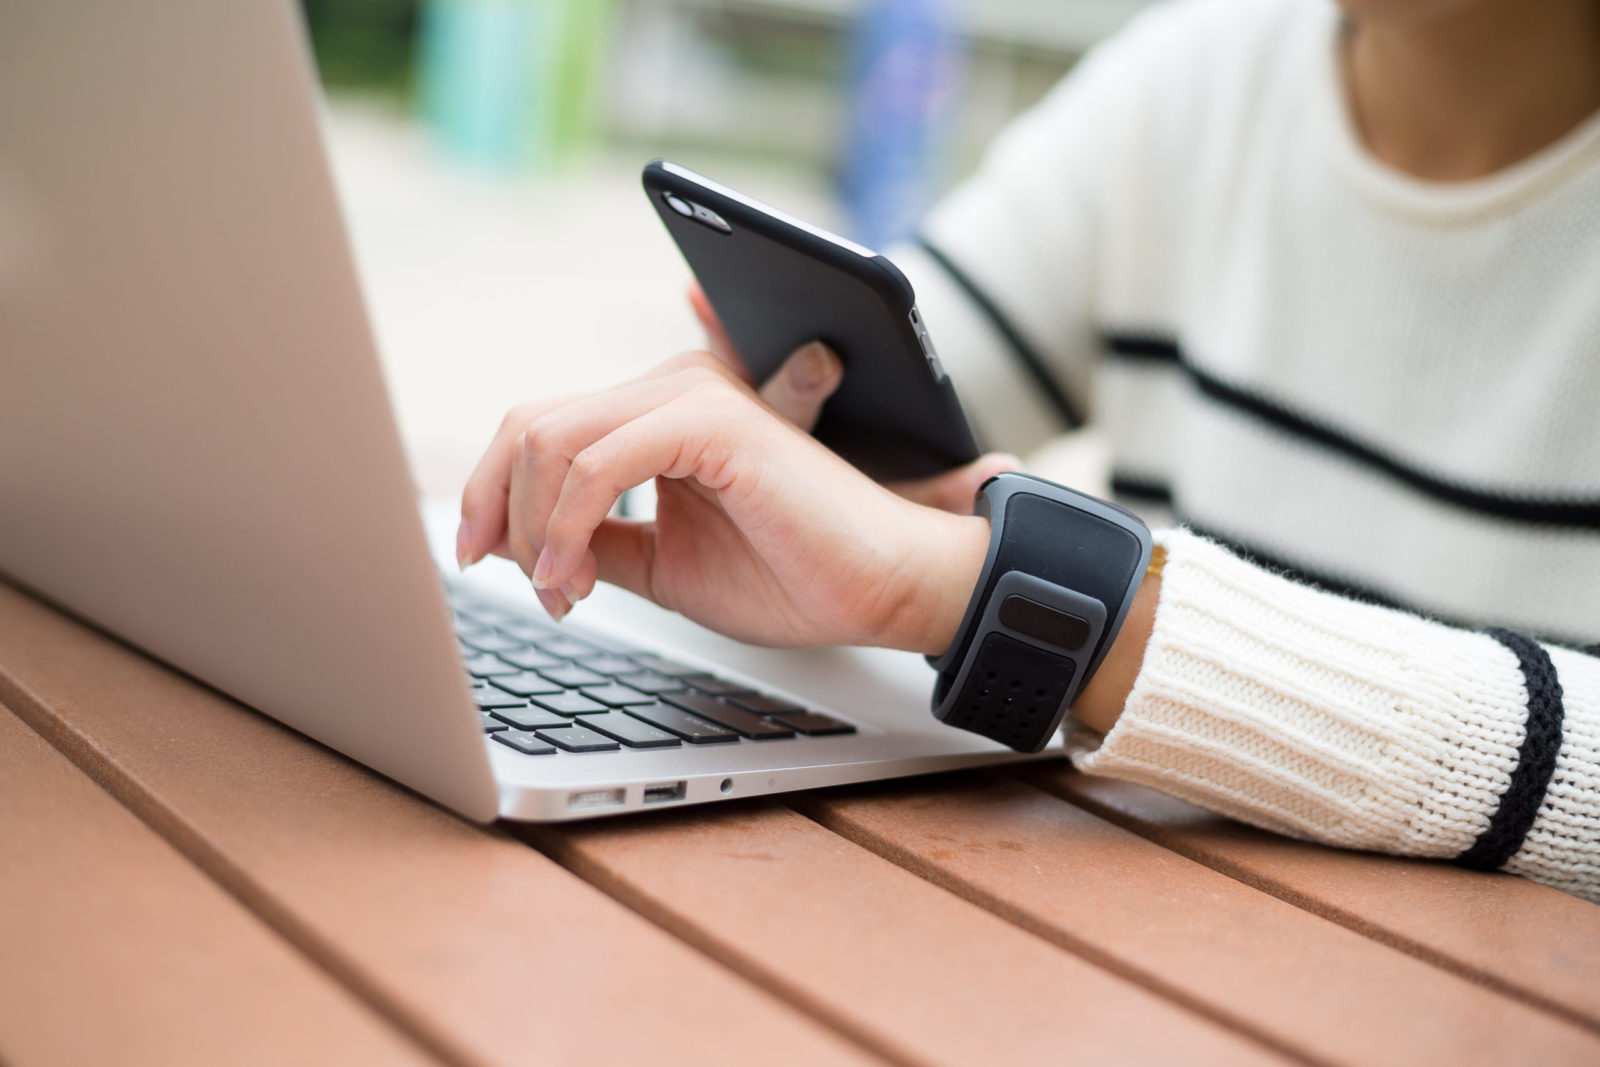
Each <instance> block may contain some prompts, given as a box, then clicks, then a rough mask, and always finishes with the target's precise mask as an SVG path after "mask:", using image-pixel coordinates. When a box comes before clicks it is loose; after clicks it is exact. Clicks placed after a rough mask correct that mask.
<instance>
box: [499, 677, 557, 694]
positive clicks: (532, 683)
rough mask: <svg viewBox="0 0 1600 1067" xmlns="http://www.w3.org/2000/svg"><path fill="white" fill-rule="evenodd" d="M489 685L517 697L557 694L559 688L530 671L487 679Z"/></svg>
mask: <svg viewBox="0 0 1600 1067" xmlns="http://www.w3.org/2000/svg"><path fill="white" fill-rule="evenodd" d="M489 684H490V685H492V686H494V687H495V688H496V689H504V690H505V691H506V692H508V693H515V694H517V695H518V696H524V697H531V696H533V695H535V694H539V693H559V692H561V691H562V689H561V686H559V685H557V684H556V683H555V682H552V681H550V680H549V679H548V678H546V677H544V676H543V675H541V674H535V673H533V672H532V671H522V672H520V673H517V674H507V675H502V676H499V677H495V678H491V679H489Z"/></svg>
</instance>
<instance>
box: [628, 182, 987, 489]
mask: <svg viewBox="0 0 1600 1067" xmlns="http://www.w3.org/2000/svg"><path fill="white" fill-rule="evenodd" d="M644 187H645V192H646V193H647V194H648V195H649V197H650V203H651V204H652V205H653V206H654V207H655V209H656V214H658V215H660V216H661V221H662V223H663V225H665V226H666V228H667V232H668V233H670V234H671V235H672V238H673V240H674V241H676V242H677V244H678V249H679V250H680V251H681V252H682V253H683V258H684V259H686V260H687V261H688V263H689V268H690V269H691V270H693V271H694V274H695V277H696V278H697V279H699V281H700V285H701V287H702V288H703V289H704V290H705V293H706V297H707V298H708V299H709V300H710V302H711V306H712V308H714V309H715V310H716V313H717V317H718V318H719V319H721V320H722V325H723V328H724V329H726V330H727V333H728V337H729V339H730V340H731V341H732V342H733V346H734V348H735V349H736V350H737V351H738V352H739V355H740V357H741V358H742V359H743V360H744V362H745V365H746V367H747V368H748V369H749V371H750V373H751V374H752V375H754V376H755V378H756V380H757V381H765V380H766V379H767V377H768V376H770V375H771V374H772V372H773V371H775V370H776V369H777V368H778V366H779V365H780V364H781V363H782V362H783V361H784V359H785V358H787V357H788V355H789V354H790V353H791V352H793V351H794V350H795V349H796V348H799V347H800V346H801V345H803V344H805V343H807V342H809V341H814V340H820V341H823V342H824V343H826V344H827V345H828V346H829V347H831V348H832V349H833V350H834V351H835V352H837V353H838V354H839V359H840V361H841V362H843V364H844V379H843V381H842V382H841V384H840V386H839V389H838V391H837V392H835V393H834V394H833V396H832V397H830V398H829V399H828V402H827V403H826V404H825V405H824V406H823V409H822V416H821V419H820V420H819V421H818V423H817V425H816V427H815V430H814V431H813V432H814V433H815V434H816V437H817V439H818V440H819V441H821V442H822V443H823V444H825V445H827V446H828V447H829V448H831V449H833V450H834V451H835V452H837V453H838V454H839V455H840V456H842V457H844V458H845V459H846V460H848V461H850V462H851V463H852V464H854V465H855V466H856V467H858V468H859V469H860V470H862V471H863V472H865V473H866V474H868V475H870V476H871V477H873V478H876V479H878V480H880V481H889V480H897V479H907V478H926V477H929V476H931V475H934V474H938V473H940V472H941V471H945V470H948V469H950V468H951V467H954V466H958V465H960V464H962V463H966V462H968V461H970V460H972V459H975V458H976V457H977V455H978V445H977V442H976V441H975V440H974V438H973V434H972V429H971V427H970V426H969V425H968V424H967V419H966V415H965V414H964V413H963V412H962V410H961V403H960V401H959V400H957V399H956V392H955V389H954V388H953V387H952V386H951V384H950V379H949V378H948V377H947V376H946V375H945V374H944V371H943V369H942V368H940V367H939V364H938V360H937V357H935V356H934V355H933V352H932V348H931V343H930V347H928V348H927V349H926V350H924V347H923V341H922V340H921V339H920V338H919V336H918V333H919V329H918V326H917V325H916V324H914V323H913V321H912V319H911V317H910V316H911V313H912V310H913V308H914V306H915V296H914V294H913V293H912V290H911V283H910V282H908V281H907V280H906V278H905V275H903V274H901V273H900V271H899V269H898V268H897V267H895V265H894V264H893V263H891V262H889V260H887V259H885V258H884V257H883V256H880V255H875V254H872V253H870V252H868V251H867V250H866V249H860V250H859V251H857V249H858V248H859V246H855V247H851V246H849V245H848V244H847V243H846V242H843V241H842V240H839V239H834V238H831V237H830V236H825V235H823V234H822V233H821V232H820V231H816V232H813V231H812V230H810V229H807V228H805V227H804V226H803V225H802V224H798V223H797V222H796V221H790V220H789V219H788V217H787V216H783V215H781V213H777V212H774V211H773V210H772V209H770V208H765V207H764V206H761V205H757V204H756V203H755V202H754V201H749V200H746V199H744V198H742V197H740V196H739V195H738V194H734V193H733V192H732V190H724V189H722V188H721V187H719V186H715V185H714V184H712V183H709V182H708V181H707V180H706V179H698V178H697V176H695V175H692V174H691V173H689V172H687V171H681V170H679V169H678V168H673V169H668V165H667V164H665V163H663V161H662V160H659V159H658V160H654V161H652V162H651V163H649V164H648V165H647V166H646V167H645V168H644ZM668 193H671V194H674V195H676V196H678V197H680V198H682V199H683V200H686V201H689V202H691V203H697V204H701V205H704V206H705V207H707V208H710V209H711V210H712V211H714V212H716V213H717V214H718V215H720V216H721V217H722V218H723V219H725V220H726V221H727V223H728V225H729V227H730V228H731V229H730V231H729V232H723V231H721V230H719V229H716V228H714V227H713V226H710V225H707V224H706V223H704V222H701V221H698V220H696V219H694V218H690V217H686V216H684V215H681V214H679V213H678V212H677V211H675V210H673V209H672V208H671V207H669V206H668V204H667V201H666V195H667V194H668ZM922 329H923V331H924V332H925V330H926V325H925V324H923V327H922Z"/></svg>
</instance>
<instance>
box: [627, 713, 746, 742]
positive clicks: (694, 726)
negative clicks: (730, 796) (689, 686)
mask: <svg viewBox="0 0 1600 1067" xmlns="http://www.w3.org/2000/svg"><path fill="white" fill-rule="evenodd" d="M623 710H624V711H626V712H627V713H628V714H629V715H632V716H633V717H634V718H636V719H643V720H644V721H645V722H647V723H649V724H650V725H651V726H659V727H661V729H663V730H665V731H667V733H669V734H677V735H678V736H679V737H681V738H683V739H684V740H685V741H687V742H689V743H690V744H691V745H710V744H716V743H718V742H722V741H737V740H739V735H738V734H736V733H734V732H733V731H732V730H728V729H725V728H723V727H721V726H718V725H717V724H716V723H714V722H706V720H704V719H701V718H698V717H696V716H694V715H690V714H689V713H688V712H687V711H684V710H683V709H682V708H675V707H673V706H671V705H670V704H645V705H643V706H638V705H635V706H633V707H629V708H624V709H623Z"/></svg>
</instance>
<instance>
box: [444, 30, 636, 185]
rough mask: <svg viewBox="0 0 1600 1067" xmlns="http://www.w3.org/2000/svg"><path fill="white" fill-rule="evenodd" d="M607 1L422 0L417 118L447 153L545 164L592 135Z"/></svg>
mask: <svg viewBox="0 0 1600 1067" xmlns="http://www.w3.org/2000/svg"><path fill="white" fill-rule="evenodd" d="M610 26H611V3H610V0H427V3H425V4H424V5H423V9H422V24H421V37H420V44H419V48H420V59H421V62H420V87H421V94H420V96H421V105H422V114H423V118H424V120H425V121H426V123H427V125H428V127H429V128H430V129H431V130H432V131H433V134H434V136H435V137H436V138H437V139H438V140H439V143H440V144H441V145H443V147H444V148H445V150H446V151H447V152H449V153H450V154H451V155H453V156H455V157H457V158H459V159H462V160H464V161H467V162H469V163H473V164H476V165H479V166H484V167H489V168H494V169H502V170H508V169H521V168H532V167H547V166H550V165H552V164H554V163H558V162H561V161H562V160H564V159H566V158H567V157H570V156H571V155H573V154H574V153H575V152H577V151H579V150H581V149H582V148H583V147H584V146H585V145H587V144H589V143H591V142H592V141H593V140H594V137H595V134H596V132H597V122H596V118H595V114H596V108H595V98H596V95H597V93H596V89H597V83H598V80H599V73H600V59H601V57H602V55H603V54H604V48H605V43H606V40H607V38H608V37H609V33H610Z"/></svg>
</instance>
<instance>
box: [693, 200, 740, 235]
mask: <svg viewBox="0 0 1600 1067" xmlns="http://www.w3.org/2000/svg"><path fill="white" fill-rule="evenodd" d="M694 214H695V218H697V219H699V220H700V221H701V222H703V223H705V224H706V225H707V226H710V227H711V228H712V229H716V230H721V231H722V232H723V233H731V232H732V231H733V227H732V226H729V225H728V222H727V220H726V219H724V218H723V217H722V216H721V215H718V214H717V213H716V212H715V211H712V210H711V209H710V208H708V207H706V206H704V205H703V204H696V205H694Z"/></svg>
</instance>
